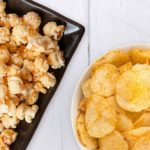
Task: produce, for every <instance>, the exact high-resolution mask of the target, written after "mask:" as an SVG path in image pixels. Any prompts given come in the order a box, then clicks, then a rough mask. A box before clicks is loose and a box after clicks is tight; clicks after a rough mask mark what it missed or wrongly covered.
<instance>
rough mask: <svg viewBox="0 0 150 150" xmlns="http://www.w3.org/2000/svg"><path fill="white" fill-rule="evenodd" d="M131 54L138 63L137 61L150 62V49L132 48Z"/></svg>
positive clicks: (134, 61)
mask: <svg viewBox="0 0 150 150" xmlns="http://www.w3.org/2000/svg"><path fill="white" fill-rule="evenodd" d="M129 55H130V57H131V61H132V62H133V63H134V64H136V63H141V64H145V63H147V61H148V62H150V51H149V50H143V49H139V48H135V49H132V50H131V51H129Z"/></svg>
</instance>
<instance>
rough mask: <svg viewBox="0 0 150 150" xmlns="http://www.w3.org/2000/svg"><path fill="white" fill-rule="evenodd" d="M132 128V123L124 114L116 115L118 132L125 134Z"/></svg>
mask: <svg viewBox="0 0 150 150" xmlns="http://www.w3.org/2000/svg"><path fill="white" fill-rule="evenodd" d="M133 128H134V125H133V122H132V120H131V119H130V118H128V117H127V116H126V115H125V114H118V115H117V123H116V129H117V130H118V131H120V132H125V131H128V130H131V129H133Z"/></svg>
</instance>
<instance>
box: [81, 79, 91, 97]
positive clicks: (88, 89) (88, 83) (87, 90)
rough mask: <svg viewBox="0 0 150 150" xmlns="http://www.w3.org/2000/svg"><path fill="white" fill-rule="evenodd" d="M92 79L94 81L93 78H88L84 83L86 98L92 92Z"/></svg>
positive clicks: (83, 89) (83, 88)
mask: <svg viewBox="0 0 150 150" xmlns="http://www.w3.org/2000/svg"><path fill="white" fill-rule="evenodd" d="M91 81H92V80H91V79H88V80H86V81H85V82H84V83H83V84H82V91H83V95H84V96H85V97H86V98H88V97H89V96H90V95H91V94H92V90H91Z"/></svg>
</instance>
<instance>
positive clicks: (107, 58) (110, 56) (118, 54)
mask: <svg viewBox="0 0 150 150" xmlns="http://www.w3.org/2000/svg"><path fill="white" fill-rule="evenodd" d="M128 61H130V58H129V55H128V53H126V52H124V51H121V50H112V51H110V52H108V53H107V54H106V55H104V56H103V57H102V58H100V59H98V60H97V61H96V62H95V63H94V64H93V66H92V67H93V70H96V69H97V68H98V67H99V66H100V65H102V64H113V65H115V66H116V67H120V66H121V65H123V64H125V63H127V62H128Z"/></svg>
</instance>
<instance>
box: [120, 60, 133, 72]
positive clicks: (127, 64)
mask: <svg viewBox="0 0 150 150" xmlns="http://www.w3.org/2000/svg"><path fill="white" fill-rule="evenodd" d="M131 67H132V62H131V61H129V62H127V63H126V64H124V65H122V66H120V67H119V72H120V73H121V74H122V73H123V72H125V71H127V70H129V69H131Z"/></svg>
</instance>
